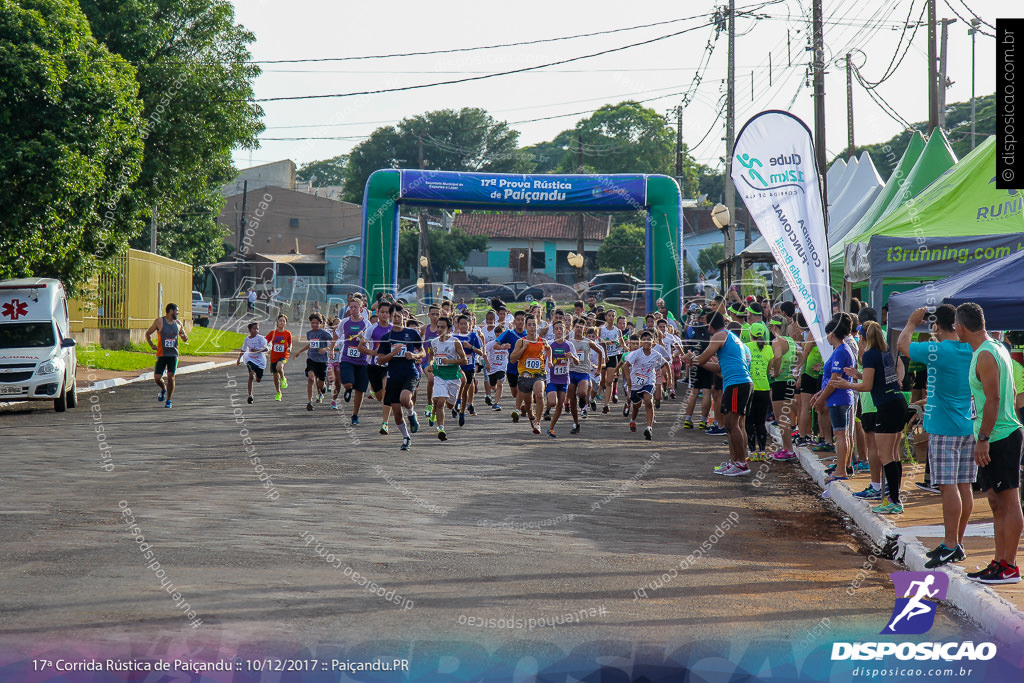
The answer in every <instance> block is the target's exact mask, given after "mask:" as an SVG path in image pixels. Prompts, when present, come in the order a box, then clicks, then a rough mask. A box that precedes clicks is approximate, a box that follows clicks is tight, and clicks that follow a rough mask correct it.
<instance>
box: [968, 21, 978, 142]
mask: <svg viewBox="0 0 1024 683" xmlns="http://www.w3.org/2000/svg"><path fill="white" fill-rule="evenodd" d="M980 26H981V19H978V18H977V17H975V18H974V19H971V28H969V29H968V30H967V33H968V34H970V36H971V149H974V119H975V110H974V36H975V34H977V33H978V28H979V27H980Z"/></svg>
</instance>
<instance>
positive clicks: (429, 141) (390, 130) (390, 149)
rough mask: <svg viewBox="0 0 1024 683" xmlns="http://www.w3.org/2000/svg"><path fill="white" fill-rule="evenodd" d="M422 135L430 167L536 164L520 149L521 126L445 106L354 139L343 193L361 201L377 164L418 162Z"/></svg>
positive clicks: (493, 168) (518, 169)
mask: <svg viewBox="0 0 1024 683" xmlns="http://www.w3.org/2000/svg"><path fill="white" fill-rule="evenodd" d="M420 140H422V143H423V163H424V166H425V167H426V168H432V169H442V170H445V171H488V172H494V173H527V172H529V171H530V170H531V169H532V168H533V165H532V164H531V163H530V162H529V161H528V160H527V158H525V157H523V155H521V154H518V141H519V132H518V131H515V130H512V129H511V128H509V127H508V124H507V123H505V122H504V121H495V120H494V119H493V118H492V117H491V116H490V115H489V114H488V113H487V112H486V111H484V110H483V109H476V108H463V109H459V110H457V111H456V110H454V109H442V110H440V111H432V112H427V113H426V114H421V115H419V116H413V117H410V118H406V119H402V120H401V121H400V122H399V123H398V125H396V126H384V127H381V128H378V129H377V130H375V131H374V132H373V133H372V134H371V135H370V137H369V138H367V139H366V140H364V141H363V142H361V143H359V144H358V145H356V146H355V148H354V149H353V150H352V152H351V153H350V154H349V158H348V162H347V163H346V165H345V182H344V183H343V184H344V186H345V190H344V192H343V193H342V198H343V199H345V200H346V201H350V202H355V203H360V202H362V200H363V188H364V187H365V186H366V181H367V179H368V178H369V177H370V174H372V173H373V172H374V171H376V170H378V169H382V168H416V167H417V166H418V164H419V147H418V143H419V141H420Z"/></svg>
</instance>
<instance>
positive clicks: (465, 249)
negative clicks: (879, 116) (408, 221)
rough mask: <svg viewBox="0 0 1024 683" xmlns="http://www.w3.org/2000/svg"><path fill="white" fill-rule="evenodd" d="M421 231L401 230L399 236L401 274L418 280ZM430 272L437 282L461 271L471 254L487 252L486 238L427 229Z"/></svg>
mask: <svg viewBox="0 0 1024 683" xmlns="http://www.w3.org/2000/svg"><path fill="white" fill-rule="evenodd" d="M419 239H420V231H419V228H415V227H414V228H402V229H401V230H400V231H399V233H398V272H399V273H407V274H408V275H409V276H411V277H415V276H416V273H417V272H419V269H418V267H417V260H418V258H419ZM427 242H428V244H429V245H430V271H431V277H432V278H433V280H434V281H435V282H441V281H443V280H444V274H445V273H447V272H448V271H451V270H462V268H463V264H464V263H465V262H466V258H467V257H468V256H469V252H471V251H487V236H486V235H467V234H466V233H465V232H463V231H462V230H461V229H459V228H452V229H451V230H450V231H448V230H445V229H444V228H428V230H427Z"/></svg>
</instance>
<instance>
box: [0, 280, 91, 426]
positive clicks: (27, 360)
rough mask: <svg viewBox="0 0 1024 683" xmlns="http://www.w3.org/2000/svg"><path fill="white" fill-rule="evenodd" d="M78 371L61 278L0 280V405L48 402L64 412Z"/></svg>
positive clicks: (72, 399)
mask: <svg viewBox="0 0 1024 683" xmlns="http://www.w3.org/2000/svg"><path fill="white" fill-rule="evenodd" d="M77 370H78V356H77V355H76V353H75V340H74V339H72V338H71V322H70V319H69V316H68V301H67V296H66V294H65V293H64V285H62V284H61V282H60V280H53V279H49V278H30V279H24V280H7V281H6V282H0V401H15V400H23V399H27V400H30V401H44V400H52V401H53V409H54V410H56V411H57V412H58V413H63V412H64V411H65V410H67V409H68V408H74V407H75V406H76V405H77V404H78V394H77V393H76V392H75V374H76V372H77Z"/></svg>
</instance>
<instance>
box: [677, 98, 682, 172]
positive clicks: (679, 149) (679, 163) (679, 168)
mask: <svg viewBox="0 0 1024 683" xmlns="http://www.w3.org/2000/svg"><path fill="white" fill-rule="evenodd" d="M682 177H683V104H682V102H680V103H679V106H678V107H676V180H677V181H679V182H681V181H682Z"/></svg>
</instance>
